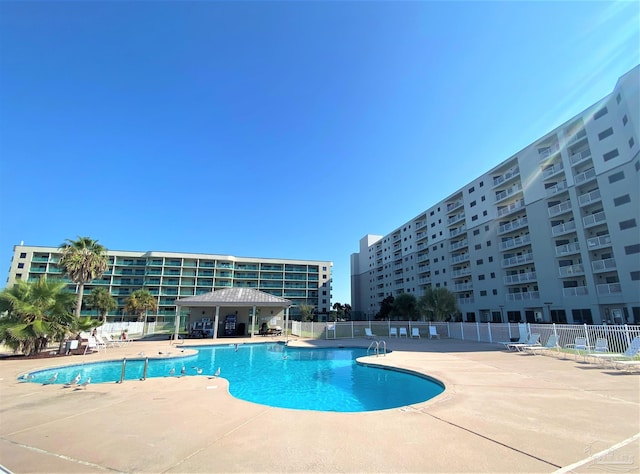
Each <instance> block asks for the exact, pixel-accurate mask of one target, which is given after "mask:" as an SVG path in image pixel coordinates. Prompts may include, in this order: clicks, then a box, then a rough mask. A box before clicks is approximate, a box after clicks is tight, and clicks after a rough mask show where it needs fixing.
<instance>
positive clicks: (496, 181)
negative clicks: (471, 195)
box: [493, 166, 520, 188]
mask: <svg viewBox="0 0 640 474" xmlns="http://www.w3.org/2000/svg"><path fill="white" fill-rule="evenodd" d="M516 176H520V167H518V166H516V167H514V168H511V169H510V170H509V171H507V172H506V173H505V174H503V175H501V176H496V177H495V178H493V187H494V188H495V187H496V186H500V185H501V184H504V183H505V182H507V181H509V180H510V179H512V178H515V177H516Z"/></svg>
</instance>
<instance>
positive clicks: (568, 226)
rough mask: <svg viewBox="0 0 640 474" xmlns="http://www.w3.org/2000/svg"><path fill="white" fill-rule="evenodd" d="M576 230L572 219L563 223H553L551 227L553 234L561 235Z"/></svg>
mask: <svg viewBox="0 0 640 474" xmlns="http://www.w3.org/2000/svg"><path fill="white" fill-rule="evenodd" d="M575 230H576V223H575V222H574V221H569V222H565V223H564V224H558V225H554V226H553V227H552V228H551V233H552V234H553V235H562V234H566V233H568V232H573V231H575Z"/></svg>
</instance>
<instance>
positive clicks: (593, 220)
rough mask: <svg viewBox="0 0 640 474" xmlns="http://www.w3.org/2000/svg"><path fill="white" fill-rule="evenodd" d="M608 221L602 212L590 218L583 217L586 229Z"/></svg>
mask: <svg viewBox="0 0 640 474" xmlns="http://www.w3.org/2000/svg"><path fill="white" fill-rule="evenodd" d="M606 220H607V216H605V215H604V211H600V212H596V213H595V214H592V215H590V216H585V217H583V218H582V223H583V224H584V226H585V227H590V226H592V225H595V224H598V223H600V222H605V221H606Z"/></svg>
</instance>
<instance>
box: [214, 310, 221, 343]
mask: <svg viewBox="0 0 640 474" xmlns="http://www.w3.org/2000/svg"><path fill="white" fill-rule="evenodd" d="M218 321H220V306H216V317H215V319H214V321H213V338H214V339H218Z"/></svg>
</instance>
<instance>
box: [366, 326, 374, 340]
mask: <svg viewBox="0 0 640 474" xmlns="http://www.w3.org/2000/svg"><path fill="white" fill-rule="evenodd" d="M364 335H365V336H366V337H367V339H375V338H376V335H375V334H374V333H372V332H371V328H364Z"/></svg>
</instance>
